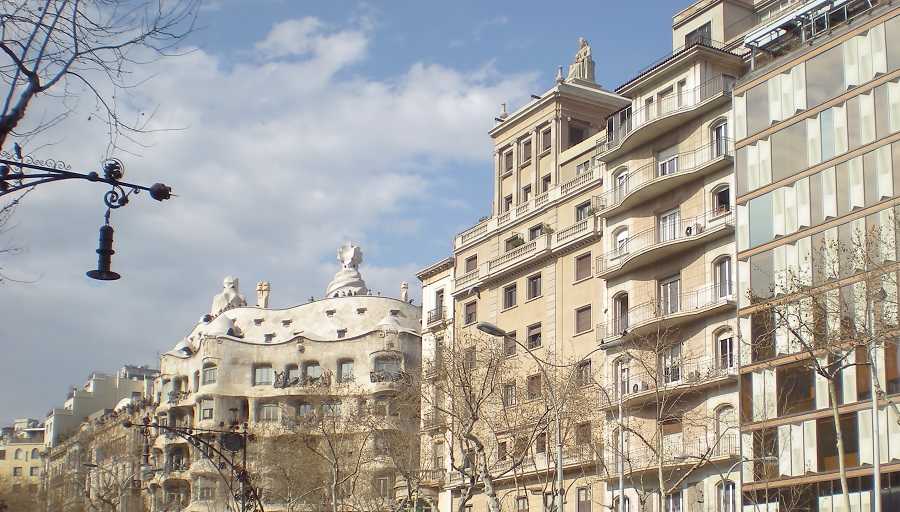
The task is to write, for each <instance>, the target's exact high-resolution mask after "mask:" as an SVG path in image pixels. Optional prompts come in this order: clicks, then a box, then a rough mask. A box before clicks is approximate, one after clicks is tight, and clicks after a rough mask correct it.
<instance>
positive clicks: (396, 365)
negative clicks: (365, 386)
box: [375, 357, 401, 378]
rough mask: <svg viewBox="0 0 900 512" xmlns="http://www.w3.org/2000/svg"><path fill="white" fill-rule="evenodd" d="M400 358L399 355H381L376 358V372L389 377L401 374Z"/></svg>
mask: <svg viewBox="0 0 900 512" xmlns="http://www.w3.org/2000/svg"><path fill="white" fill-rule="evenodd" d="M400 367H401V364H400V359H399V358H398V357H379V358H378V359H376V360H375V372H376V373H378V374H381V375H384V376H385V377H388V378H394V377H397V376H399V375H400Z"/></svg>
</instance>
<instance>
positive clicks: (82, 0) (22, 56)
mask: <svg viewBox="0 0 900 512" xmlns="http://www.w3.org/2000/svg"><path fill="white" fill-rule="evenodd" d="M198 4H199V2H198V0H172V1H166V0H124V1H120V0H116V1H114V0H2V1H0V5H2V12H0V39H2V41H0V50H2V52H0V55H2V60H0V74H2V76H3V80H4V84H5V85H6V91H5V94H3V98H2V101H3V107H2V109H0V147H3V146H4V145H5V144H6V142H7V140H8V138H9V137H10V135H13V136H18V137H28V136H31V135H33V134H35V133H38V132H40V131H41V130H43V129H46V128H47V127H49V126H52V125H53V124H55V123H57V122H58V121H59V120H61V119H62V118H64V117H65V116H66V115H67V114H68V113H69V112H70V111H71V103H72V102H71V101H67V100H71V98H73V97H77V96H78V95H79V94H81V93H87V94H88V95H89V96H91V97H93V99H94V100H95V101H96V103H97V108H96V110H97V113H98V115H99V116H100V117H101V118H102V119H104V120H105V122H106V123H107V124H108V126H109V135H110V144H111V146H113V147H114V146H115V145H116V139H117V138H118V137H119V136H123V135H124V136H125V137H130V135H131V134H134V133H135V132H140V131H143V130H145V129H146V128H147V126H148V123H149V121H150V118H151V117H152V116H138V118H137V119H136V120H129V119H124V118H123V117H122V115H121V114H120V112H119V108H118V104H119V103H120V102H121V97H122V96H123V95H124V94H125V93H127V92H128V91H129V90H130V89H132V88H133V87H135V86H136V85H138V81H136V80H135V79H134V78H133V73H134V70H135V68H136V67H137V66H141V65H145V64H147V63H150V62H152V61H154V60H156V59H159V58H161V57H164V56H168V55H174V54H177V53H178V52H179V51H180V50H179V45H180V44H181V43H182V41H183V40H184V38H185V37H186V36H187V35H188V34H190V33H191V31H192V30H193V28H194V23H195V20H196V15H197V9H198ZM41 96H48V97H49V96H54V97H57V98H61V99H62V100H63V101H62V103H63V105H65V106H66V108H69V110H66V111H63V112H59V113H55V114H51V115H50V117H45V114H46V113H45V112H40V113H39V114H38V115H36V116H30V117H29V116H28V114H29V113H31V112H32V110H33V105H34V101H35V99H37V98H39V97H41ZM26 120H30V121H29V122H25V121H26Z"/></svg>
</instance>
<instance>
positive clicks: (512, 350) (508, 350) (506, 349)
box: [503, 331, 516, 357]
mask: <svg viewBox="0 0 900 512" xmlns="http://www.w3.org/2000/svg"><path fill="white" fill-rule="evenodd" d="M503 355H504V356H507V357H508V356H514V355H516V332H515V331H512V332H509V333H507V336H504V337H503Z"/></svg>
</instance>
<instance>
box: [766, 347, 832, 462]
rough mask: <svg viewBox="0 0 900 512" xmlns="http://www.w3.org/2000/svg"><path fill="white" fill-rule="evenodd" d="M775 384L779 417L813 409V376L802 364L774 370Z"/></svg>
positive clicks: (809, 369)
mask: <svg viewBox="0 0 900 512" xmlns="http://www.w3.org/2000/svg"><path fill="white" fill-rule="evenodd" d="M775 383H776V390H775V391H776V396H777V397H778V415H779V416H786V415H788V414H794V413H798V412H807V411H812V410H813V409H815V376H814V373H813V371H812V369H811V368H808V367H806V366H804V365H803V364H786V365H783V366H779V367H778V368H776V369H775ZM822 469H824V468H822V467H821V466H819V470H820V471H821V470H822Z"/></svg>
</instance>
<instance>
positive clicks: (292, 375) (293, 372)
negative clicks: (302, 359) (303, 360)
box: [284, 364, 300, 385]
mask: <svg viewBox="0 0 900 512" xmlns="http://www.w3.org/2000/svg"><path fill="white" fill-rule="evenodd" d="M284 371H285V372H287V383H288V385H295V384H296V382H298V381H299V380H300V368H299V367H298V366H297V365H295V364H289V365H287V366H285V367H284ZM294 379H297V380H296V381H295V380H294Z"/></svg>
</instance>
